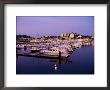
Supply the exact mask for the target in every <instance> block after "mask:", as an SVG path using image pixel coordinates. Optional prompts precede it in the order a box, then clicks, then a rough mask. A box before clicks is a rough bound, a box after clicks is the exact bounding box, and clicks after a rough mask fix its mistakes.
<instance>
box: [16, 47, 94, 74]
mask: <svg viewBox="0 0 110 90" xmlns="http://www.w3.org/2000/svg"><path fill="white" fill-rule="evenodd" d="M18 52H27V51H24V50H19V51H18ZM28 52H29V51H28ZM55 64H56V65H57V70H55ZM16 74H94V47H93V46H88V47H82V48H79V49H77V50H75V51H74V52H73V53H72V54H71V56H70V57H69V58H68V59H65V60H62V61H61V63H59V62H58V60H57V59H45V58H37V57H25V56H19V57H17V59H16Z"/></svg>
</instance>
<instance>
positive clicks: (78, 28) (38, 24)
mask: <svg viewBox="0 0 110 90" xmlns="http://www.w3.org/2000/svg"><path fill="white" fill-rule="evenodd" d="M16 23H17V26H16V27H17V28H16V29H17V35H18V34H23V35H30V36H34V37H41V36H48V35H60V34H61V33H65V32H74V33H78V34H82V35H91V36H93V35H94V16H17V17H16Z"/></svg>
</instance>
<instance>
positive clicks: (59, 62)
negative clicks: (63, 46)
mask: <svg viewBox="0 0 110 90" xmlns="http://www.w3.org/2000/svg"><path fill="white" fill-rule="evenodd" d="M59 64H61V51H59Z"/></svg>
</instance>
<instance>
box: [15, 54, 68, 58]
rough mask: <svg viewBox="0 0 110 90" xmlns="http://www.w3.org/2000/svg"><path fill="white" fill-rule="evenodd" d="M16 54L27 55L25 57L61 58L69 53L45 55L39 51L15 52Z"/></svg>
mask: <svg viewBox="0 0 110 90" xmlns="http://www.w3.org/2000/svg"><path fill="white" fill-rule="evenodd" d="M16 56H17V57H18V56H27V57H38V58H51V59H60V58H61V59H63V58H68V57H69V56H70V55H69V54H68V55H67V56H61V55H45V54H39V53H17V54H16Z"/></svg>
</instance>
